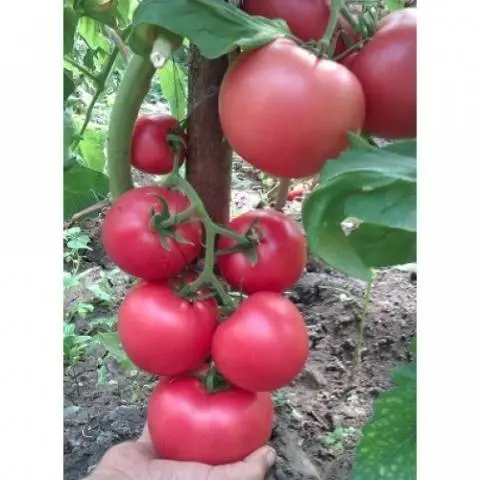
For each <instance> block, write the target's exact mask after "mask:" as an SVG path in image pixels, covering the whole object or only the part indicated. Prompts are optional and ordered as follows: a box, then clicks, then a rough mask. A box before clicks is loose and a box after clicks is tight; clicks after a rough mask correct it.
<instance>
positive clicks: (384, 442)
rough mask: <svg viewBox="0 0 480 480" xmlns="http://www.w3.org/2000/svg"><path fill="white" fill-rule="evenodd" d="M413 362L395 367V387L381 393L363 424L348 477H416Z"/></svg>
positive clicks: (355, 479)
mask: <svg viewBox="0 0 480 480" xmlns="http://www.w3.org/2000/svg"><path fill="white" fill-rule="evenodd" d="M416 378H417V376H416V364H415V363H411V364H406V365H402V366H401V367H399V368H397V370H396V371H395V372H394V373H393V375H392V379H393V380H394V382H395V384H396V387H395V388H394V389H393V390H391V391H389V392H385V393H383V394H381V395H380V396H379V397H378V399H377V401H376V402H375V406H374V417H373V419H372V420H371V421H370V422H369V423H368V424H367V425H366V426H365V428H364V430H363V437H362V439H361V441H360V443H359V445H358V448H357V453H356V457H355V460H354V464H353V469H352V472H351V476H350V480H377V479H378V480H381V479H392V480H415V479H416V478H417V477H416V461H417V456H416V452H417V435H416V429H417V405H416V396H417V385H416Z"/></svg>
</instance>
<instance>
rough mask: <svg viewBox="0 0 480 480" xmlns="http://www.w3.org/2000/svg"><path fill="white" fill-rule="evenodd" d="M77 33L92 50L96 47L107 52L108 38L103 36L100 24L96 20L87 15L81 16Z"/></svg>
mask: <svg viewBox="0 0 480 480" xmlns="http://www.w3.org/2000/svg"><path fill="white" fill-rule="evenodd" d="M78 33H79V34H80V35H81V36H82V37H83V38H84V40H85V41H86V42H87V43H88V45H89V47H90V48H92V49H93V50H96V49H97V48H98V49H100V50H103V51H104V52H107V53H108V52H109V51H110V46H109V43H108V40H107V39H106V38H105V37H104V35H103V32H102V24H101V23H100V22H98V21H97V20H95V19H93V18H89V17H82V18H81V19H80V21H79V22H78Z"/></svg>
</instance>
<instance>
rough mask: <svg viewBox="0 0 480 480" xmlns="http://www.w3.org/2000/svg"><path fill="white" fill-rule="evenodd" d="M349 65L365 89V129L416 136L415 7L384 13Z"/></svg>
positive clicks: (395, 135)
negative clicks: (371, 35)
mask: <svg viewBox="0 0 480 480" xmlns="http://www.w3.org/2000/svg"><path fill="white" fill-rule="evenodd" d="M349 68H350V70H351V71H352V72H353V73H354V74H355V75H356V77H357V78H358V79H359V81H360V83H361V84H362V87H363V90H364V91H365V98H366V102H367V103H366V105H367V109H366V118H365V125H364V131H365V133H368V134H370V135H375V136H378V137H382V138H390V139H394V138H415V137H416V135H417V16H416V9H410V8H408V9H404V10H397V11H396V12H393V13H390V14H389V15H387V16H386V17H384V18H383V19H382V20H381V21H380V23H379V24H378V26H377V32H376V33H375V34H374V36H373V37H372V38H371V40H370V41H369V42H368V43H367V44H366V45H365V46H364V47H363V48H362V49H361V50H360V52H359V53H358V55H356V56H355V58H354V59H353V61H352V62H351V64H350V65H349Z"/></svg>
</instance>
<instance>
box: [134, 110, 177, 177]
mask: <svg viewBox="0 0 480 480" xmlns="http://www.w3.org/2000/svg"><path fill="white" fill-rule="evenodd" d="M178 129H179V125H178V121H177V119H176V118H175V117H172V116H171V115H148V116H142V117H139V118H138V119H137V121H136V122H135V126H134V128H133V135H132V149H131V162H132V165H133V166H134V167H135V168H137V169H138V170H141V171H142V172H146V173H152V174H165V173H169V172H170V171H171V170H172V168H173V159H174V151H173V148H172V146H171V145H170V144H169V142H168V140H167V136H168V135H169V134H172V133H175V132H176V131H177V130H178ZM185 140H186V138H185V136H184V141H185ZM179 159H180V164H182V163H183V161H184V159H185V149H184V148H182V149H181V151H180V157H179Z"/></svg>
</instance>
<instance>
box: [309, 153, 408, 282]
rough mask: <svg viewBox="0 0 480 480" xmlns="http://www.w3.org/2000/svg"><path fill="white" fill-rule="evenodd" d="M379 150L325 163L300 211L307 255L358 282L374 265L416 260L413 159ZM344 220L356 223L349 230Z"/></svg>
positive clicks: (342, 157)
mask: <svg viewBox="0 0 480 480" xmlns="http://www.w3.org/2000/svg"><path fill="white" fill-rule="evenodd" d="M378 150H380V151H379V152H375V151H370V150H348V151H346V152H344V153H343V154H342V155H341V156H340V157H339V159H338V160H330V161H328V162H327V163H326V164H325V166H324V168H323V169H322V171H321V172H320V182H319V185H318V187H317V189H316V190H314V191H313V192H312V194H311V195H309V196H308V197H307V198H306V200H305V202H304V205H303V209H302V217H303V224H304V227H305V231H306V234H307V240H308V244H309V247H310V250H311V251H312V253H313V254H314V255H316V256H317V257H319V258H320V259H322V260H323V261H325V262H326V263H328V264H330V265H331V266H332V267H334V268H336V269H338V270H341V271H343V272H345V273H347V274H348V275H352V276H355V277H358V278H360V279H363V280H371V279H372V269H374V268H380V267H387V266H393V265H398V264H404V263H413V262H415V261H416V160H415V158H413V157H409V156H404V155H398V154H396V153H393V152H385V151H381V149H378ZM347 218H354V219H356V221H357V222H358V223H359V226H358V227H357V228H355V229H354V230H353V231H352V232H350V233H346V232H345V231H344V229H343V228H342V222H344V220H346V219H347Z"/></svg>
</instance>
